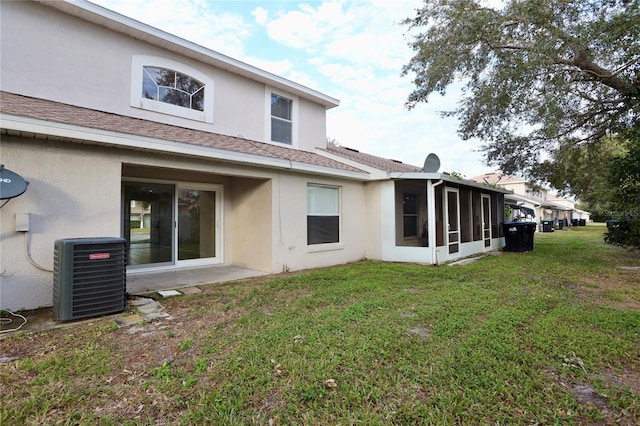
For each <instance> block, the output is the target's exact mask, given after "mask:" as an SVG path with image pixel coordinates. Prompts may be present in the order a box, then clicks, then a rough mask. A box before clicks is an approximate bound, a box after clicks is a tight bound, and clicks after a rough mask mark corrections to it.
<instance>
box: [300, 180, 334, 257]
mask: <svg viewBox="0 0 640 426" xmlns="http://www.w3.org/2000/svg"><path fill="white" fill-rule="evenodd" d="M311 187H315V188H328V189H334V190H336V191H337V196H338V200H337V201H338V212H337V216H338V241H332V242H328V243H317V244H309V239H308V236H307V237H306V242H307V248H308V249H309V251H324V250H332V249H337V248H342V235H343V233H342V188H341V187H340V186H335V185H325V184H319V183H312V182H308V183H307V196H306V197H305V200H306V203H307V204H306V205H307V208H306V211H307V214H306V220H307V227H308V226H309V225H308V217H309V215H310V211H309V188H311ZM312 215H313V216H332V217H333V216H336V215H335V214H323V213H316V212H314V213H313V214H312Z"/></svg>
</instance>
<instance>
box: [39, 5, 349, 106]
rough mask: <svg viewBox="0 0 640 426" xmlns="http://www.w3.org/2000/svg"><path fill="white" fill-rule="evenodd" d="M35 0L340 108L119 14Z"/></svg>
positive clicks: (328, 99)
mask: <svg viewBox="0 0 640 426" xmlns="http://www.w3.org/2000/svg"><path fill="white" fill-rule="evenodd" d="M36 1H37V2H38V3H41V4H43V5H45V6H48V7H53V8H55V9H57V10H60V11H62V12H64V13H67V14H69V15H72V16H76V17H79V18H81V19H84V20H86V21H88V22H92V23H94V24H97V25H101V26H104V27H107V28H109V29H111V30H113V31H117V32H121V33H124V34H127V35H129V36H130V37H134V38H136V39H139V40H143V41H146V42H149V43H151V44H154V45H156V46H160V47H162V48H165V49H169V50H173V51H175V52H177V53H180V54H182V55H185V56H189V57H192V58H194V59H197V60H199V61H202V62H204V63H208V64H210V65H213V66H215V67H218V68H222V69H225V70H228V71H230V72H232V73H234V74H239V75H242V76H244V77H246V78H249V79H252V80H255V81H258V82H261V83H265V84H269V85H271V86H274V87H277V88H279V89H282V90H286V91H289V92H292V93H294V94H296V95H298V96H300V97H302V98H305V99H311V100H313V101H314V102H317V103H319V104H321V105H323V106H324V107H325V108H326V109H331V108H334V107H337V106H338V105H340V101H339V100H338V99H336V98H333V97H331V96H328V95H325V94H324V93H321V92H318V91H316V90H313V89H310V88H308V87H306V86H303V85H301V84H299V83H295V82H293V81H290V80H287V79H286V78H283V77H280V76H278V75H275V74H272V73H270V72H268V71H264V70H262V69H260V68H257V67H254V66H253V65H249V64H247V63H244V62H242V61H239V60H237V59H233V58H231V57H229V56H226V55H223V54H221V53H219V52H216V51H214V50H211V49H209V48H206V47H204V46H200V45H198V44H196V43H193V42H191V41H188V40H185V39H183V38H181V37H178V36H175V35H173V34H170V33H167V32H165V31H162V30H160V29H158V28H155V27H152V26H150V25H147V24H144V23H142V22H140V21H136V20H135V19H132V18H129V17H127V16H125V15H121V14H119V13H117V12H114V11H112V10H109V9H106V8H104V7H102V6H99V5H97V4H94V3H91V2H88V1H85V0H73V1H70V0H63V1H51V0H36Z"/></svg>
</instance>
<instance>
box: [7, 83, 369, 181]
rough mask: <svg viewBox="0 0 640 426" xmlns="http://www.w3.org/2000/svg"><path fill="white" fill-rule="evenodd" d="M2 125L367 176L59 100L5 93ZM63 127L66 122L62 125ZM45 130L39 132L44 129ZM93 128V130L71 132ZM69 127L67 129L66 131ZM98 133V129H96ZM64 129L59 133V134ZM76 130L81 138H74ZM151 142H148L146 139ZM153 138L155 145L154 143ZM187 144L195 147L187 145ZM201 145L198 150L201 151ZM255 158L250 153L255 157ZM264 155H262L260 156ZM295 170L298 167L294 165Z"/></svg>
mask: <svg viewBox="0 0 640 426" xmlns="http://www.w3.org/2000/svg"><path fill="white" fill-rule="evenodd" d="M0 113H1V118H2V122H1V123H0V127H1V128H2V129H3V132H6V133H9V134H23V133H30V132H31V133H34V134H42V135H49V136H50V137H58V138H63V136H61V135H63V134H64V135H72V136H67V138H68V139H70V140H76V141H78V140H79V141H83V142H93V143H102V144H107V145H109V144H112V145H119V146H125V147H128V148H134V149H153V147H155V148H156V149H157V150H160V151H164V152H175V153H177V154H180V153H183V154H186V155H198V154H201V155H200V156H205V157H210V158H222V159H224V158H225V156H224V155H221V154H222V153H223V152H231V153H237V154H243V155H245V157H238V156H235V157H234V158H236V157H237V158H239V159H237V160H236V161H242V158H246V160H247V161H246V162H248V163H256V162H258V163H260V162H265V165H268V164H267V163H268V161H265V159H266V160H268V159H273V160H280V161H275V162H273V164H274V165H277V164H284V165H285V166H287V165H288V164H290V163H291V162H294V163H302V164H307V165H311V166H315V167H320V168H328V169H333V170H334V171H339V172H343V174H344V172H346V173H352V174H353V176H352V177H354V178H358V177H359V178H366V176H367V173H366V172H364V171H362V170H361V169H358V168H356V167H353V166H350V165H347V164H344V163H342V162H340V161H336V160H334V159H331V158H327V157H324V156H322V155H318V154H316V153H313V152H308V151H301V150H297V149H293V148H288V147H281V146H277V145H272V144H267V143H263V142H257V141H252V140H247V139H244V138H240V137H232V136H226V135H221V134H217V133H211V132H205V131H201V130H193V129H188V128H183V127H178V126H172V125H168V124H163V123H158V122H154V121H148V120H142V119H138V118H133V117H127V116H123V115H118V114H112V113H106V112H101V111H96V110H92V109H89V108H83V107H78V106H73V105H68V104H63V103H59V102H54V101H49V100H44V99H38V98H31V97H27V96H22V95H16V94H13V93H7V92H0ZM61 125H62V126H61ZM38 129H39V130H38ZM56 129H57V131H56V132H54V133H51V132H53V131H54V130H56ZM83 129H90V131H89V132H86V131H85V132H76V133H73V132H70V131H71V130H83ZM63 130H65V132H63ZM96 131H98V132H96ZM55 133H58V134H55ZM73 134H78V135H79V136H77V137H74V136H73ZM145 142H148V143H145ZM152 142H153V143H152ZM185 147H187V148H189V147H191V148H192V149H184V148H185ZM195 148H197V149H195ZM249 156H250V157H249ZM256 156H258V157H259V158H256ZM292 168H293V167H292Z"/></svg>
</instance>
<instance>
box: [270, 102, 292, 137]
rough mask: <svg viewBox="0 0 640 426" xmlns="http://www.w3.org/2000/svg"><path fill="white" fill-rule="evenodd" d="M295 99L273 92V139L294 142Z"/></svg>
mask: <svg viewBox="0 0 640 426" xmlns="http://www.w3.org/2000/svg"><path fill="white" fill-rule="evenodd" d="M292 112H293V100H291V99H288V98H285V97H284V96H280V95H276V94H275V93H272V94H271V141H273V142H280V143H284V144H287V145H291V144H292V143H293V117H292Z"/></svg>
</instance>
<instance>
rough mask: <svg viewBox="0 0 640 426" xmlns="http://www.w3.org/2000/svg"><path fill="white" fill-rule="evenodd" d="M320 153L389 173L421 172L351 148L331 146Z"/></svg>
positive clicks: (409, 166) (396, 161)
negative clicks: (324, 152) (326, 153)
mask: <svg viewBox="0 0 640 426" xmlns="http://www.w3.org/2000/svg"><path fill="white" fill-rule="evenodd" d="M322 151H326V152H328V153H330V154H334V155H337V156H339V157H342V158H346V159H348V160H351V161H355V162H357V163H360V164H363V165H365V166H369V167H373V168H374V169H377V170H382V171H384V172H389V173H412V172H420V171H422V168H420V167H417V166H412V165H411V164H405V163H403V162H402V161H398V160H391V159H388V158H382V157H377V156H375V155H371V154H366V153H364V152H360V151H358V150H355V149H352V148H346V147H342V146H331V147H327V148H326V149H323V150H322Z"/></svg>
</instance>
